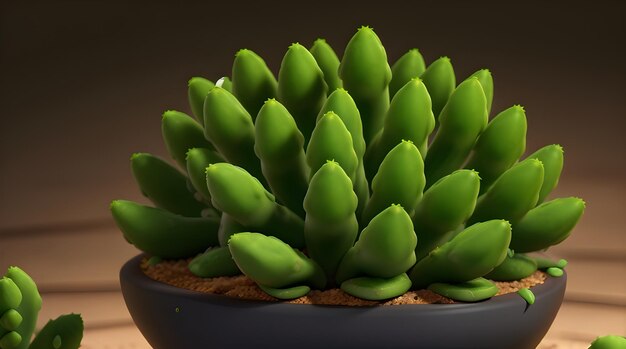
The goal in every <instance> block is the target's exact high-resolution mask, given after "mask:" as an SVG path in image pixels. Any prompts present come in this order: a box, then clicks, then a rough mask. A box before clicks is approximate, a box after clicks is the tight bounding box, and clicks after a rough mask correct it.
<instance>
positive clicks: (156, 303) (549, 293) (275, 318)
mask: <svg viewBox="0 0 626 349" xmlns="http://www.w3.org/2000/svg"><path fill="white" fill-rule="evenodd" d="M142 258H143V256H142V255H140V256H137V257H135V258H133V259H131V260H130V261H128V262H127V263H126V264H125V265H124V266H123V267H122V269H121V272H120V282H121V286H122V292H123V294H124V300H125V301H126V305H127V307H128V310H129V311H130V314H131V316H132V318H133V320H134V322H135V324H136V325H137V327H138V328H139V330H140V331H141V333H142V334H143V335H144V336H145V338H146V339H147V341H148V342H149V343H150V345H152V346H153V347H154V348H156V349H172V348H177V349H186V348H189V349H197V348H255V347H256V348H298V349H304V348H361V349H364V348H376V349H379V348H398V349H399V348H511V349H514V348H535V347H536V346H537V345H538V344H539V342H540V341H541V339H542V338H543V337H544V335H545V334H546V332H547V331H548V329H549V328H550V325H551V324H552V321H553V320H554V318H555V317H556V314H557V312H558V310H559V307H560V305H561V302H562V300H563V295H564V292H565V285H566V281H567V279H566V275H563V276H562V277H560V278H553V277H548V278H547V279H546V281H545V283H543V284H541V285H537V286H535V287H533V288H532V291H533V293H534V294H535V296H536V299H535V303H534V304H533V305H530V306H529V305H527V303H526V302H525V301H524V300H523V299H522V298H521V297H520V296H519V295H517V294H515V293H512V294H507V295H503V296H498V297H494V298H491V299H489V300H487V301H483V302H478V303H467V304H459V303H457V304H429V305H393V306H373V307H339V306H322V305H302V304H284V303H280V302H278V303H270V302H256V301H245V300H238V299H234V298H229V297H226V296H221V295H210V294H203V293H198V292H193V291H188V290H185V289H181V288H177V287H173V286H170V285H166V284H163V283H161V282H158V281H154V280H152V279H150V278H149V277H148V276H146V275H145V274H144V273H143V272H142V271H141V269H140V262H141V259H142Z"/></svg>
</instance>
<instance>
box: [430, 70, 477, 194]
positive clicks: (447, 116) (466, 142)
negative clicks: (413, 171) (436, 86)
mask: <svg viewBox="0 0 626 349" xmlns="http://www.w3.org/2000/svg"><path fill="white" fill-rule="evenodd" d="M424 84H426V82H425V81H424ZM426 86H428V85H426ZM431 95H432V93H431ZM439 123H440V125H439V130H438V131H437V134H436V135H435V139H434V140H433V142H432V143H431V145H430V148H429V149H428V153H427V154H426V158H425V159H424V166H425V168H424V172H425V174H426V186H427V187H430V186H431V185H432V184H433V183H434V182H436V181H437V180H438V179H439V178H441V177H443V176H445V175H447V174H449V173H450V172H452V171H454V170H457V169H459V168H460V167H461V166H462V165H463V163H464V162H465V159H466V158H467V156H468V155H469V153H470V151H471V150H472V148H473V147H474V143H475V142H476V139H477V138H478V136H479V135H480V133H481V132H482V131H483V129H484V128H485V126H487V108H486V102H485V94H484V92H483V89H482V87H481V85H480V82H479V81H478V79H477V78H471V79H468V80H465V81H463V82H462V83H461V84H460V85H459V86H458V87H457V88H456V89H455V90H454V92H452V95H450V99H449V100H448V103H446V105H445V107H444V108H443V110H442V111H441V114H440V115H439Z"/></svg>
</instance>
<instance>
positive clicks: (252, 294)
mask: <svg viewBox="0 0 626 349" xmlns="http://www.w3.org/2000/svg"><path fill="white" fill-rule="evenodd" d="M190 261H191V259H189V260H173V261H168V260H164V261H162V262H160V263H158V264H156V265H152V266H151V265H149V264H148V261H147V260H146V259H144V260H143V261H142V263H141V269H142V270H143V272H144V273H145V274H146V275H147V276H148V277H150V278H151V279H153V280H156V281H160V282H163V283H166V284H169V285H172V286H176V287H180V288H184V289H188V290H192V291H198V292H204V293H212V294H221V295H225V296H229V297H235V298H241V299H247V300H257V301H274V302H277V301H280V300H278V299H276V298H274V297H271V296H269V295H268V294H266V293H265V292H263V291H261V289H260V288H258V287H257V286H256V284H255V283H254V281H252V280H250V279H249V278H248V277H246V276H244V275H240V276H232V277H217V278H211V279H203V278H200V277H197V276H195V275H193V274H192V273H191V272H190V271H189V269H188V268H187V265H188V264H189V262H190ZM545 279H546V274H545V273H543V272H541V271H537V272H535V273H534V274H533V275H531V276H529V277H527V278H525V279H522V280H519V281H512V282H496V285H497V286H498V288H499V289H500V291H499V292H498V294H497V295H498V296H499V295H503V294H507V293H512V292H517V291H518V290H520V289H522V288H525V287H532V286H535V285H539V284H542V283H543V282H544V280H545ZM283 302H286V303H295V304H319V305H348V306H368V305H398V304H450V303H455V302H454V301H453V300H451V299H449V298H446V297H443V296H440V295H438V294H436V293H434V292H432V291H429V290H417V291H409V292H407V293H405V294H403V295H402V296H399V297H396V298H393V299H390V300H387V301H385V302H376V301H367V300H363V299H360V298H356V297H353V296H351V295H349V294H347V293H345V292H343V291H342V290H340V289H337V288H335V289H331V290H326V291H318V290H313V291H311V292H309V294H307V295H306V296H304V297H300V298H298V299H294V300H290V301H283Z"/></svg>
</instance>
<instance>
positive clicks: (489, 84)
mask: <svg viewBox="0 0 626 349" xmlns="http://www.w3.org/2000/svg"><path fill="white" fill-rule="evenodd" d="M469 77H470V78H473V77H476V78H478V81H479V82H480V86H482V87H483V92H485V99H486V100H487V115H489V114H490V113H491V105H492V103H493V76H491V72H490V71H489V69H481V70H479V71H477V72H475V73H474V74H472V75H470V76H469Z"/></svg>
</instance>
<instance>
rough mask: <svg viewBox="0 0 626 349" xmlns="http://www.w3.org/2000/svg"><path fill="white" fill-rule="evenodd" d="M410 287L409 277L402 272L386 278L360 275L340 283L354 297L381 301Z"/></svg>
mask: <svg viewBox="0 0 626 349" xmlns="http://www.w3.org/2000/svg"><path fill="white" fill-rule="evenodd" d="M410 288H411V279H409V277H408V276H407V275H406V273H402V274H400V275H398V276H394V277H391V278H388V279H384V278H377V277H368V276H361V277H357V278H354V279H349V280H346V281H344V282H342V283H341V289H342V290H343V291H344V292H346V293H348V294H350V295H353V296H355V297H358V298H361V299H367V300H372V301H382V300H385V299H389V298H394V297H398V296H401V295H402V294H404V293H405V292H406V291H408V290H409V289H410Z"/></svg>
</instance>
